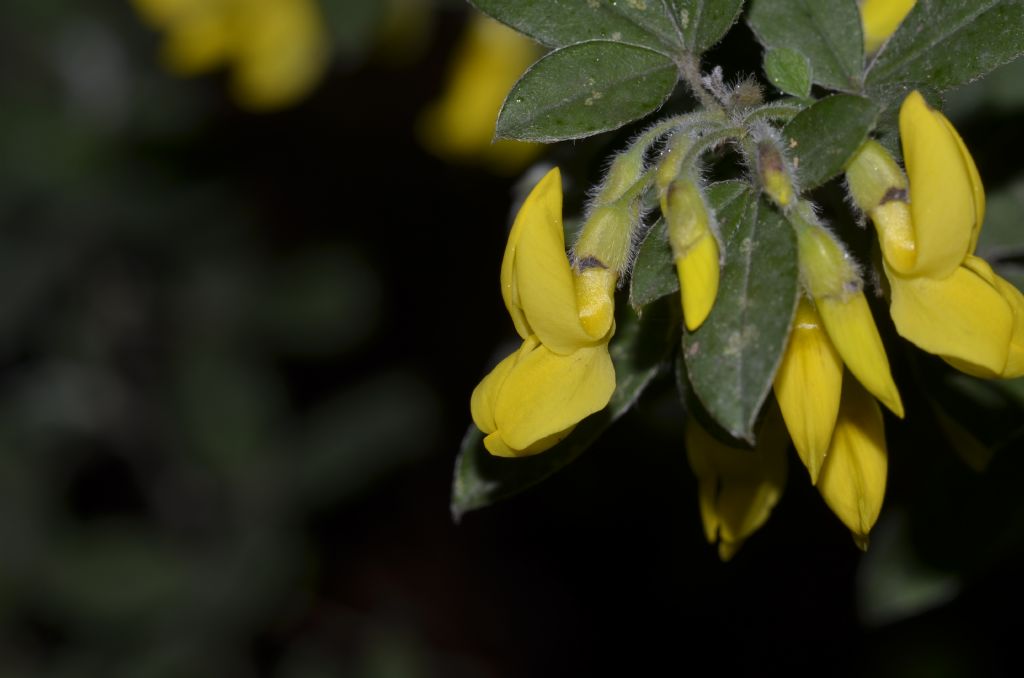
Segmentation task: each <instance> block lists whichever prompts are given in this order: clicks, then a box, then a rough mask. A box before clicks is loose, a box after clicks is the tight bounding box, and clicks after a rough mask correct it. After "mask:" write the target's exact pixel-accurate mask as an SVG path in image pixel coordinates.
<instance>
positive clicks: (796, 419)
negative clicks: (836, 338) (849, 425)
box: [775, 299, 843, 484]
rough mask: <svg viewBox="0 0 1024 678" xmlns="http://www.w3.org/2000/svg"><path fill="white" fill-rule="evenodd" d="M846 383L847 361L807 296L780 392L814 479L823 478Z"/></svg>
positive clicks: (795, 327) (785, 414)
mask: <svg viewBox="0 0 1024 678" xmlns="http://www.w3.org/2000/svg"><path fill="white" fill-rule="evenodd" d="M842 384H843V361H842V359H841V358H840V357H839V353H838V352H837V351H836V349H835V347H834V346H833V345H832V342H831V341H829V338H828V335H827V334H826V333H825V330H824V329H823V328H822V323H821V319H820V318H819V317H818V314H817V313H816V312H815V310H814V307H813V306H811V304H810V303H809V302H808V301H807V300H806V299H801V300H800V304H799V305H798V306H797V311H796V317H795V318H794V320H793V329H792V331H791V332H790V335H789V344H788V345H787V346H786V352H785V353H784V354H783V356H782V363H781V364H780V365H779V371H778V372H776V374H775V397H776V399H777V400H778V401H779V407H780V409H781V410H782V418H783V419H784V420H785V422H786V428H787V429H789V435H790V437H791V438H792V439H793V444H794V445H795V446H796V451H797V453H798V454H799V455H800V459H801V460H802V461H803V462H804V466H806V467H807V470H808V471H809V472H810V474H811V483H812V484H814V483H817V482H818V473H819V471H820V470H821V465H822V462H823V461H824V459H825V454H826V453H827V452H828V446H829V443H830V441H831V440H832V429H833V428H834V427H835V423H836V416H837V415H838V414H839V394H840V392H841V391H842Z"/></svg>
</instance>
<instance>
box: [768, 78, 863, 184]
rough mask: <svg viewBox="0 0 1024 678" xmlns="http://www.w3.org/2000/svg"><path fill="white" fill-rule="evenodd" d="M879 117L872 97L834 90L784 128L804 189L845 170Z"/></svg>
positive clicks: (784, 136)
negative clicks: (834, 91)
mask: <svg viewBox="0 0 1024 678" xmlns="http://www.w3.org/2000/svg"><path fill="white" fill-rule="evenodd" d="M877 119H878V107H877V106H875V104H874V103H873V102H871V100H869V99H865V98H863V97H858V96H853V95H852V94H834V95H832V96H830V97H828V98H826V99H822V100H821V101H818V102H816V103H815V104H814V105H813V106H811V107H810V108H807V109H806V110H803V111H801V112H800V113H799V114H798V115H797V116H796V117H795V118H793V119H792V120H790V121H789V124H787V125H786V127H785V129H783V131H782V134H783V138H784V139H785V140H786V143H787V145H788V147H789V154H790V158H791V159H792V161H793V165H794V167H795V169H796V178H797V183H798V185H799V186H800V189H801V190H809V189H812V188H815V187H817V186H820V185H821V184H823V183H825V182H826V181H828V180H829V179H831V178H832V177H834V176H836V175H837V174H839V173H840V172H842V171H843V168H844V167H845V166H846V163H847V162H848V161H849V160H850V158H851V157H853V154H854V153H856V152H857V149H858V148H860V146H861V144H863V143H864V140H865V139H867V136H868V134H869V133H870V132H871V130H872V129H874V126H875V121H876V120H877Z"/></svg>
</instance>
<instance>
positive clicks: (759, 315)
mask: <svg viewBox="0 0 1024 678" xmlns="http://www.w3.org/2000/svg"><path fill="white" fill-rule="evenodd" d="M718 218H719V220H720V223H722V236H723V238H724V239H725V242H726V254H725V264H724V265H723V267H722V278H721V284H720V286H719V290H718V299H717V300H716V301H715V306H714V308H712V309H711V314H710V315H709V316H708V319H707V320H706V321H704V324H703V325H701V327H700V328H699V329H698V330H697V331H695V332H685V333H684V335H683V352H684V358H685V360H686V369H687V372H688V373H689V376H690V383H691V384H692V385H693V390H694V393H696V395H697V397H698V398H699V399H700V402H701V403H702V404H703V405H704V408H705V409H706V410H707V412H708V414H710V415H711V416H712V417H714V419H715V421H717V422H718V423H719V424H721V426H722V428H724V429H725V430H726V431H728V432H729V434H730V435H732V436H733V437H735V438H740V439H743V440H746V441H748V442H750V443H753V442H754V431H753V429H754V423H755V421H756V419H757V414H758V411H759V410H760V409H761V405H762V403H763V402H764V399H765V397H767V395H768V391H769V390H770V389H771V387H772V379H773V378H774V376H775V370H776V368H777V367H778V365H779V361H780V360H781V358H782V351H783V349H784V348H785V346H786V339H787V337H788V336H789V326H790V323H791V321H792V318H793V313H794V311H795V309H796V299H797V254H796V239H795V237H794V235H793V229H792V228H790V226H789V224H788V223H787V222H786V220H785V219H783V218H782V216H781V215H779V213H778V212H776V211H775V210H774V209H772V208H771V206H769V205H768V203H767V202H765V201H764V200H758V199H757V198H755V197H754V195H753V194H752V193H751V192H749V191H746V192H744V194H743V198H742V199H740V200H735V201H733V202H732V203H731V204H729V205H728V206H727V207H726V208H725V209H724V210H722V212H721V213H720V214H719V215H718Z"/></svg>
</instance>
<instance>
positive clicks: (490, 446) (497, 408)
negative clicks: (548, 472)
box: [470, 168, 615, 457]
mask: <svg viewBox="0 0 1024 678" xmlns="http://www.w3.org/2000/svg"><path fill="white" fill-rule="evenodd" d="M595 270H596V271H595ZM602 270H604V271H608V269H601V267H600V264H599V263H595V264H594V265H593V266H590V267H587V268H585V269H584V270H583V271H582V272H579V271H576V270H574V269H573V267H572V266H571V265H570V263H569V259H568V256H567V255H566V253H565V239H564V234H563V230H562V179H561V174H560V173H559V171H558V169H557V168H555V169H552V170H551V171H550V172H548V174H547V175H546V176H545V177H544V178H543V179H541V180H540V182H539V183H538V184H537V185H536V186H535V187H534V189H533V190H532V191H531V192H530V195H529V196H528V197H527V198H526V201H525V202H524V203H523V206H522V208H520V210H519V214H518V215H517V216H516V219H515V222H514V223H513V225H512V230H511V232H510V233H509V237H508V243H507V245H506V247H505V256H504V259H503V260H502V266H501V292H502V298H503V299H504V301H505V307H506V308H507V309H508V311H509V315H511V316H512V321H513V323H514V325H515V327H516V331H517V332H518V333H519V336H520V337H522V339H523V343H522V345H521V346H520V348H519V350H517V351H516V352H515V353H513V354H512V355H510V356H508V357H507V358H505V359H504V360H503V361H501V362H500V363H499V364H498V365H497V367H495V368H494V369H493V370H492V371H491V373H490V374H488V375H487V376H486V377H485V378H484V379H483V380H482V381H481V382H480V384H479V385H478V386H477V387H476V389H475V390H474V391H473V395H472V397H471V400H470V410H471V412H472V415H473V421H474V422H475V423H476V425H477V427H478V428H479V429H480V430H481V431H482V432H483V433H485V434H486V437H485V438H484V446H485V447H486V448H487V450H488V451H489V452H490V453H491V454H494V455H497V456H503V457H520V456H526V455H531V454H536V453H538V452H543V451H544V450H546V449H548V448H550V447H552V446H553V445H555V444H556V443H557V442H558V441H559V440H561V439H562V438H564V437H565V436H567V435H568V434H569V433H570V432H571V431H572V429H573V428H574V427H575V426H576V424H577V423H579V422H580V421H581V420H582V419H583V418H584V417H587V416H588V415H590V414H593V413H594V412H597V411H598V410H600V409H602V408H604V406H605V405H607V404H608V400H609V399H610V398H611V395H612V392H613V391H614V390H615V367H614V365H613V364H612V361H611V356H610V355H609V353H608V342H609V340H610V339H611V337H612V335H613V334H614V332H615V327H614V322H613V320H612V314H613V312H614V297H613V296H612V290H614V285H615V273H614V271H610V272H607V273H602V272H601V271H602ZM598 328H604V331H603V333H601V334H597V336H595V335H594V334H593V332H596V331H597V330H598Z"/></svg>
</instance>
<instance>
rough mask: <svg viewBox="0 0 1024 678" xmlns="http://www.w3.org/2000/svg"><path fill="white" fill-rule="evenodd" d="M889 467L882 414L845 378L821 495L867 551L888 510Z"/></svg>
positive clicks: (876, 406) (821, 477)
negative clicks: (881, 515) (881, 516)
mask: <svg viewBox="0 0 1024 678" xmlns="http://www.w3.org/2000/svg"><path fill="white" fill-rule="evenodd" d="M888 465H889V462H888V456H887V454H886V447H885V429H884V423H883V421H882V411H881V409H880V408H879V407H878V403H876V402H875V400H874V399H873V398H872V397H871V396H870V395H869V394H868V393H867V392H866V391H865V390H864V389H863V388H862V387H861V385H860V384H859V383H858V382H857V381H856V380H854V379H845V380H844V383H843V395H842V401H841V404H840V406H839V418H838V419H837V420H836V428H835V431H834V432H833V433H832V444H831V445H830V446H829V450H828V454H827V455H826V457H825V465H824V466H823V467H822V469H821V475H820V476H819V478H818V491H819V492H821V496H822V497H823V498H824V499H825V503H826V504H828V506H829V508H830V509H832V512H833V513H835V514H836V515H837V516H838V517H839V519H840V520H842V521H843V523H844V524H845V525H846V526H847V527H848V528H849V529H850V531H851V532H852V533H853V538H854V540H855V541H856V542H857V544H858V545H859V546H860V547H861V548H864V549H866V548H867V539H868V533H869V532H870V531H871V528H872V527H874V524H875V521H876V520H878V514H879V512H880V511H881V510H882V501H883V500H884V499H885V482H886V473H887V471H888Z"/></svg>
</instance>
